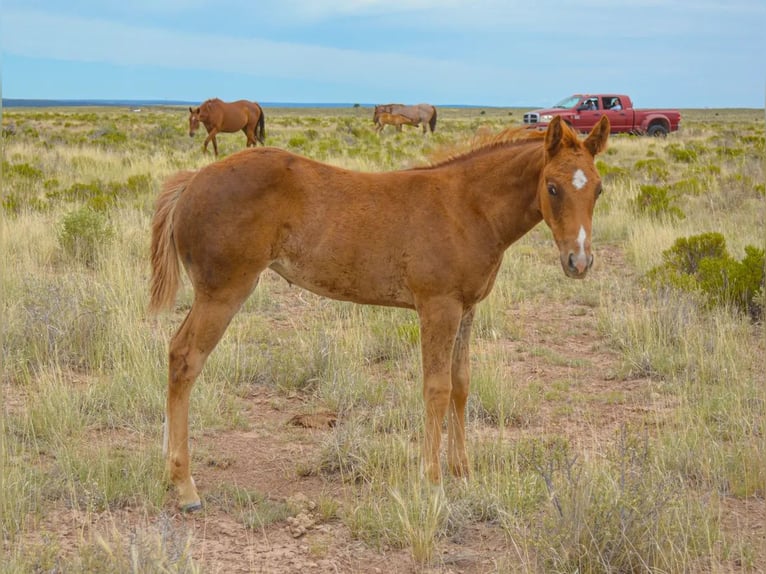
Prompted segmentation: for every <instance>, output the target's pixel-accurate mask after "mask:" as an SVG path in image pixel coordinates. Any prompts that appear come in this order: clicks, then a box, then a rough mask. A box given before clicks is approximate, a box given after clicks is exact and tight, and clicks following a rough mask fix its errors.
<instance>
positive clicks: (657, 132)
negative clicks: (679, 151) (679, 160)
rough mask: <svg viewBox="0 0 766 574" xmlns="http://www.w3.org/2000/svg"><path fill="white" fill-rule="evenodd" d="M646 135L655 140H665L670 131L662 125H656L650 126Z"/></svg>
mask: <svg viewBox="0 0 766 574" xmlns="http://www.w3.org/2000/svg"><path fill="white" fill-rule="evenodd" d="M646 133H647V134H649V135H650V136H652V137H655V138H664V137H665V136H666V135H668V130H667V128H666V127H665V126H663V125H662V124H654V125H651V126H649V129H648V130H647V131H646Z"/></svg>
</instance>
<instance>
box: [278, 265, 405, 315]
mask: <svg viewBox="0 0 766 574" xmlns="http://www.w3.org/2000/svg"><path fill="white" fill-rule="evenodd" d="M269 267H270V269H272V270H273V271H275V272H276V273H278V274H279V275H281V276H282V277H283V278H284V279H286V280H287V281H288V282H289V283H292V284H294V285H298V286H299V287H302V288H303V289H306V290H307V291H311V292H312V293H316V294H317V295H321V296H323V297H329V298H330V299H337V300H339V301H351V302H353V303H362V304H367V305H384V306H389V307H406V308H410V309H411V308H413V307H414V299H413V296H412V292H411V291H410V290H409V288H408V287H407V286H406V284H405V280H404V277H403V276H396V275H395V274H392V273H391V272H390V271H387V270H381V269H375V270H372V271H370V270H366V269H358V268H356V269H354V268H349V269H346V268H344V267H342V266H332V265H328V266H326V267H325V268H324V269H317V268H315V267H312V268H307V267H304V266H301V265H300V264H295V263H293V262H291V261H288V260H279V259H278V260H276V261H274V262H272V264H271V265H270V266H269Z"/></svg>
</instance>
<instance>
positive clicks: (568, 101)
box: [553, 96, 582, 110]
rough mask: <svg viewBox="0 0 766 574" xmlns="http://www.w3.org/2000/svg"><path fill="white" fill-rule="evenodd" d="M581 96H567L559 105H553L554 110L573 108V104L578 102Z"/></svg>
mask: <svg viewBox="0 0 766 574" xmlns="http://www.w3.org/2000/svg"><path fill="white" fill-rule="evenodd" d="M581 97H582V96H569V97H568V98H564V99H563V100H561V101H560V102H559V103H557V104H556V105H554V106H553V107H554V108H564V109H565V110H568V109H570V108H573V107H575V104H577V102H579V101H580V99H581Z"/></svg>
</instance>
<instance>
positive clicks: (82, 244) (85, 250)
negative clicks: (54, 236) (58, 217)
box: [58, 207, 114, 267]
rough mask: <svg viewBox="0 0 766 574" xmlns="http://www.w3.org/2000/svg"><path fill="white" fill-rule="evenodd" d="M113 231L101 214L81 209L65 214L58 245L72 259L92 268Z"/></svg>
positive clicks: (86, 208)
mask: <svg viewBox="0 0 766 574" xmlns="http://www.w3.org/2000/svg"><path fill="white" fill-rule="evenodd" d="M113 236H114V230H113V229H112V226H111V224H110V223H109V221H108V220H107V218H106V216H105V215H104V214H103V213H100V212H97V211H95V210H93V209H91V208H88V207H83V208H80V209H78V210H76V211H71V212H69V213H68V214H66V215H65V216H64V218H63V220H62V222H61V228H60V230H59V235H58V240H59V245H60V246H61V248H62V249H63V250H64V252H65V253H67V254H68V255H69V256H71V257H72V258H74V259H76V260H77V261H80V262H81V263H84V264H85V265H86V266H88V267H93V266H94V265H95V263H96V261H97V259H98V254H99V252H100V250H101V249H102V248H103V246H105V245H108V244H109V242H110V241H111V239H112V237H113Z"/></svg>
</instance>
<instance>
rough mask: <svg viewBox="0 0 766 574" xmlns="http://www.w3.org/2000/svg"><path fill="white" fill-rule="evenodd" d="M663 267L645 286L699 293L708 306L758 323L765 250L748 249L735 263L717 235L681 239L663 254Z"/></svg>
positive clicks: (760, 310) (658, 267)
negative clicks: (733, 310)
mask: <svg viewBox="0 0 766 574" xmlns="http://www.w3.org/2000/svg"><path fill="white" fill-rule="evenodd" d="M662 257H663V260H664V263H663V264H662V265H660V266H657V267H655V268H653V269H651V270H650V271H649V273H648V274H647V276H646V280H647V282H648V283H649V284H650V285H651V286H653V287H655V288H663V287H670V288H674V289H680V290H682V291H689V292H699V293H700V294H702V296H703V297H704V299H705V301H706V303H707V304H708V305H709V306H715V305H723V306H727V305H728V306H731V307H733V308H736V309H739V310H740V311H743V312H745V313H747V314H749V315H750V316H751V317H752V318H753V319H755V320H757V319H759V318H760V317H761V316H762V313H763V302H764V250H763V249H758V248H757V247H753V246H752V245H748V246H747V247H745V257H744V258H743V259H742V261H737V260H736V259H734V258H733V257H731V255H729V253H728V252H727V250H726V240H725V239H724V237H723V235H721V234H720V233H703V234H701V235H695V236H692V237H681V238H679V239H677V240H676V242H675V243H674V244H673V246H672V247H671V248H670V249H668V250H666V251H664V252H663V254H662Z"/></svg>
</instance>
